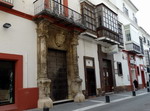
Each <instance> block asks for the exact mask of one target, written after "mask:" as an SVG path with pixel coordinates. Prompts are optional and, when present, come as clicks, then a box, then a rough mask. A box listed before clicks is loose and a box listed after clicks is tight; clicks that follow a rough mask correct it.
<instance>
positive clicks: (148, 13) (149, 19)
mask: <svg viewBox="0 0 150 111" xmlns="http://www.w3.org/2000/svg"><path fill="white" fill-rule="evenodd" d="M131 1H132V2H133V3H134V4H135V6H136V7H137V8H138V9H139V11H138V12H137V14H136V17H137V19H138V24H139V26H142V27H143V28H144V29H145V30H146V31H147V32H148V33H149V34H150V0H131Z"/></svg>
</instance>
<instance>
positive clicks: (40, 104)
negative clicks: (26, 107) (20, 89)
mask: <svg viewBox="0 0 150 111" xmlns="http://www.w3.org/2000/svg"><path fill="white" fill-rule="evenodd" d="M44 107H47V108H52V107H53V101H52V100H51V99H50V98H48V97H47V98H43V99H39V100H38V108H44Z"/></svg>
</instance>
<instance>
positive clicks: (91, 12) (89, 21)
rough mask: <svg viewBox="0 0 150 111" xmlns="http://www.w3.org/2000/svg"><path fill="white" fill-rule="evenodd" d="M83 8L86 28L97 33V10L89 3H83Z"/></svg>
mask: <svg viewBox="0 0 150 111" xmlns="http://www.w3.org/2000/svg"><path fill="white" fill-rule="evenodd" d="M81 8H82V15H83V17H84V21H85V25H86V27H87V28H88V29H90V30H92V31H96V23H95V8H94V7H93V6H91V5H89V4H87V3H82V4H81Z"/></svg>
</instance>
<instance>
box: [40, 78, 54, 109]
mask: <svg viewBox="0 0 150 111" xmlns="http://www.w3.org/2000/svg"><path fill="white" fill-rule="evenodd" d="M50 83H51V80H49V79H39V80H38V86H39V100H38V108H43V107H48V108H51V107H53V101H52V100H51V99H50V98H49V95H50V88H49V86H50Z"/></svg>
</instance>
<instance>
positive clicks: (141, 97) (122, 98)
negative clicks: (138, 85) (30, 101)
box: [28, 89, 150, 111]
mask: <svg viewBox="0 0 150 111" xmlns="http://www.w3.org/2000/svg"><path fill="white" fill-rule="evenodd" d="M136 94H137V96H136V97H134V96H132V92H123V93H117V94H111V95H110V101H111V102H110V103H106V102H105V96H101V97H95V98H91V99H87V100H86V101H85V102H83V103H75V102H70V103H64V104H59V105H54V107H53V108H52V109H50V111H150V93H147V90H146V89H144V90H138V91H137V92H136ZM28 111H42V109H32V110H28Z"/></svg>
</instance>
